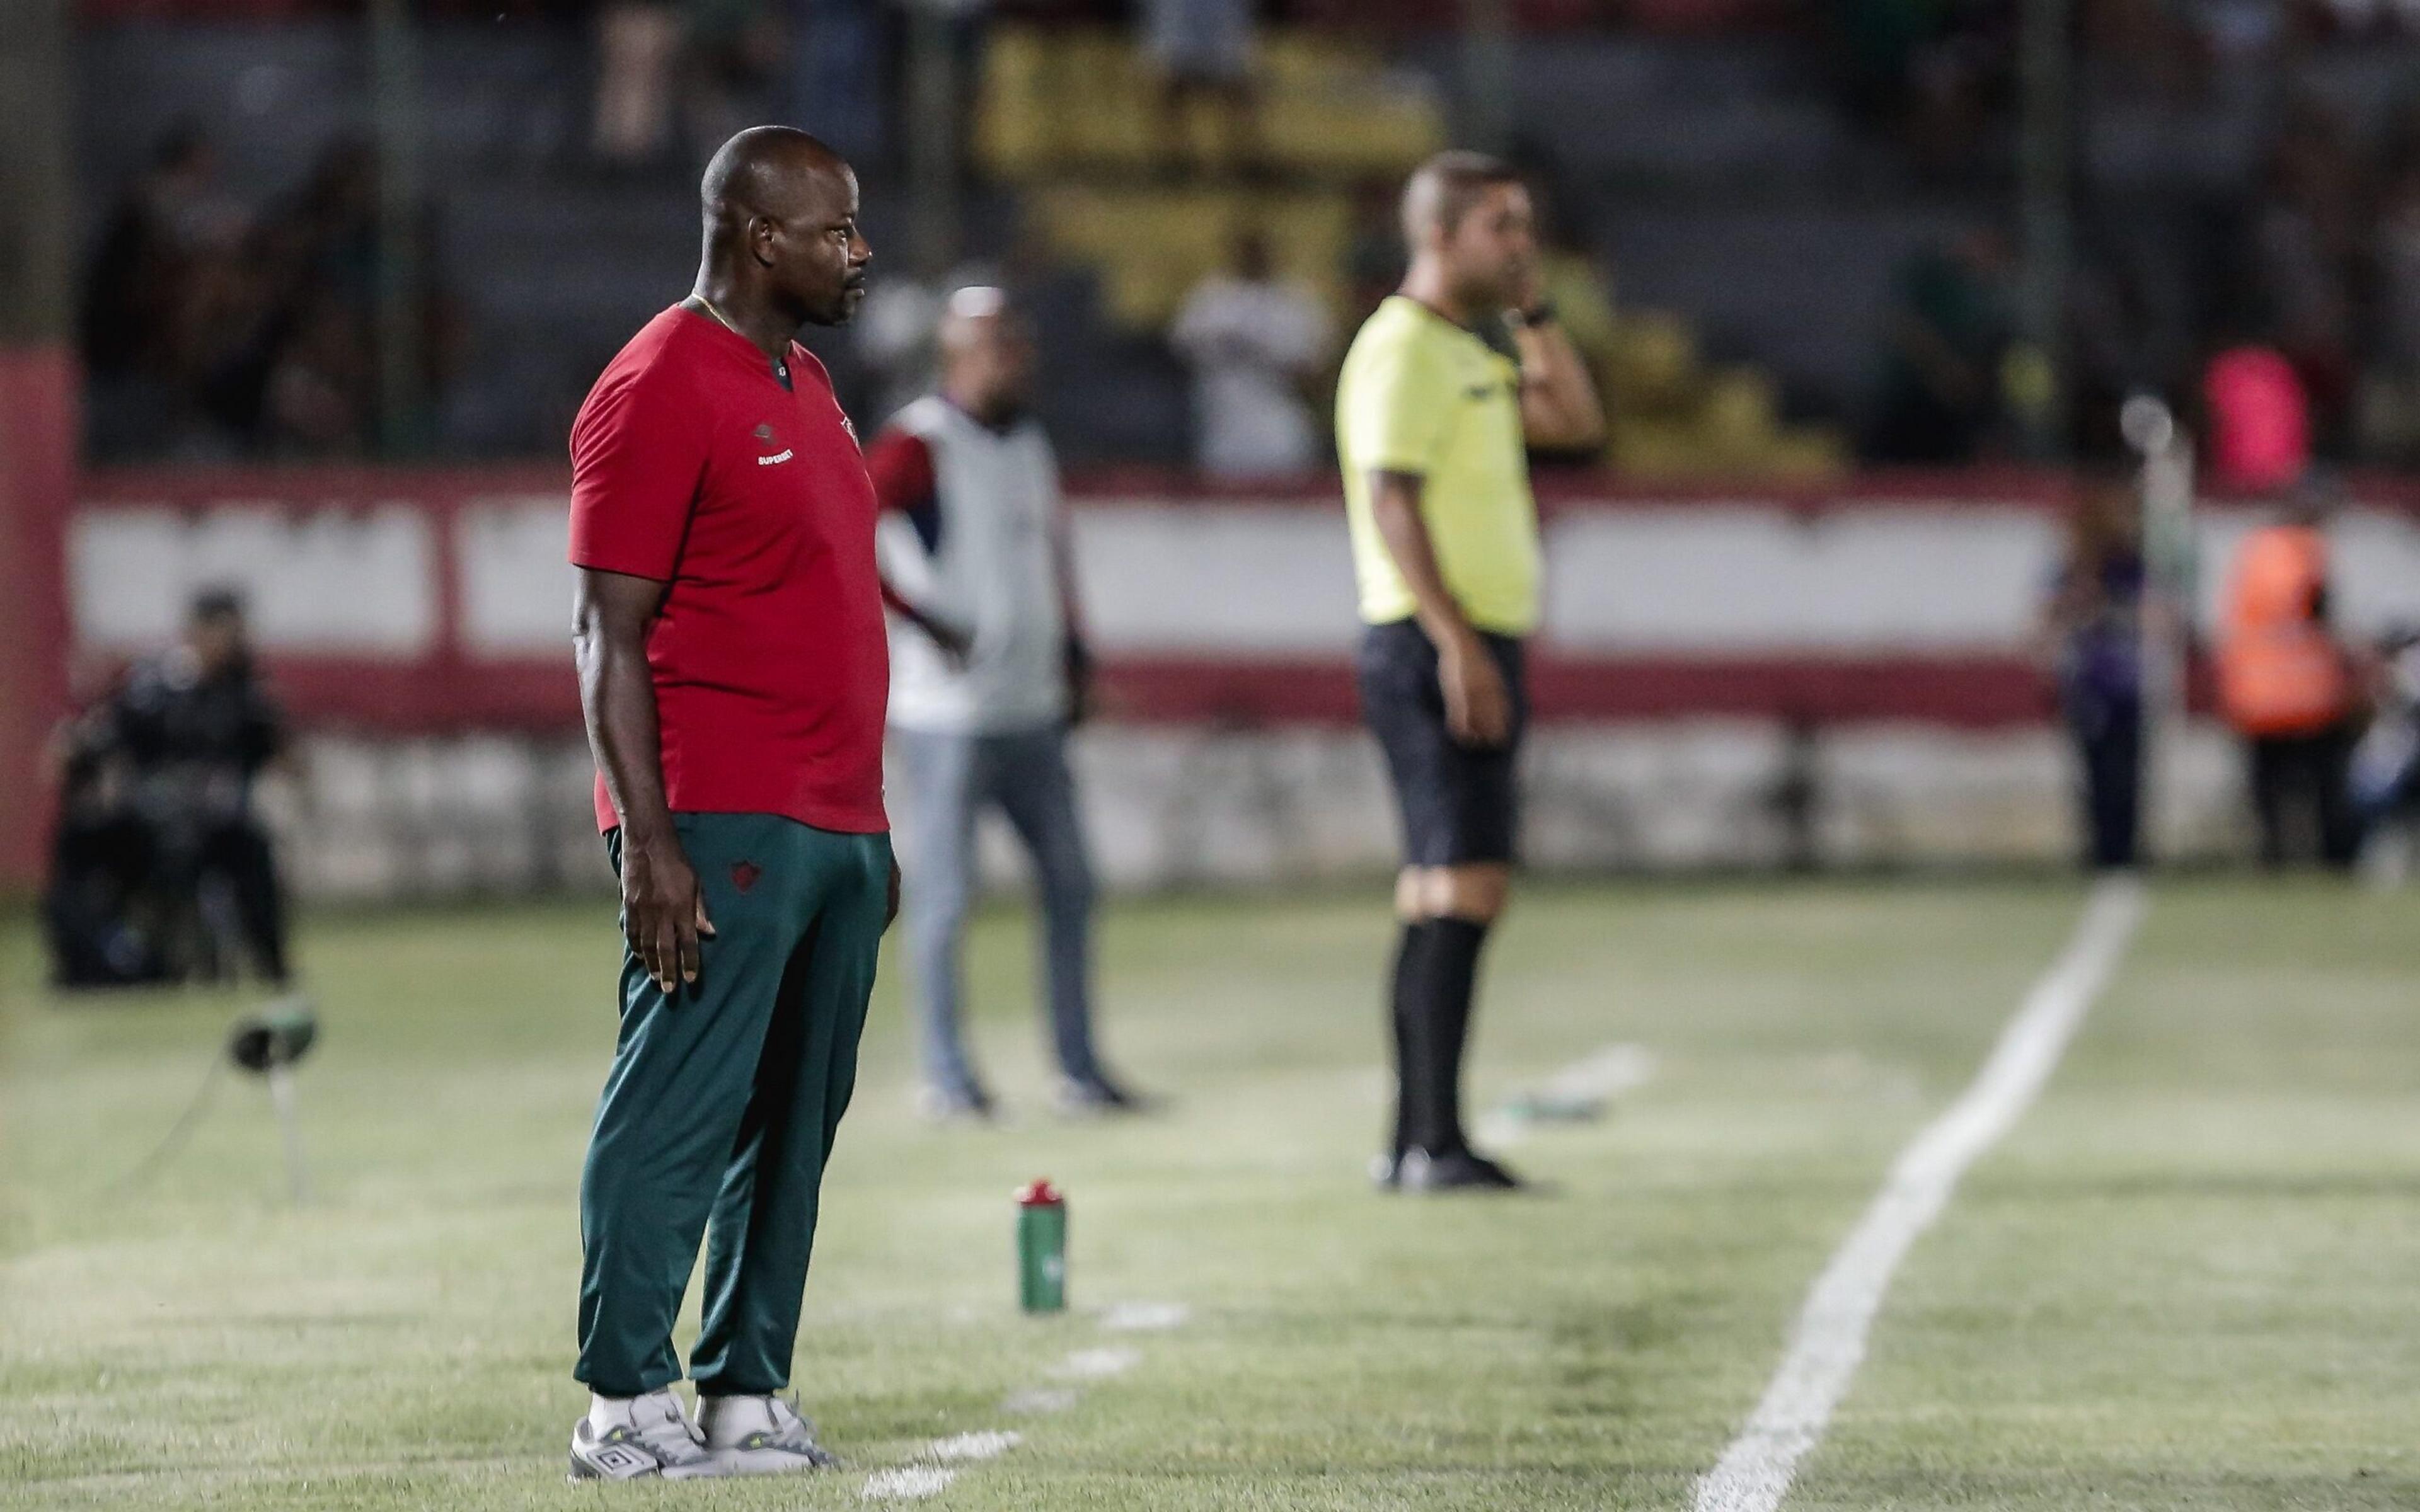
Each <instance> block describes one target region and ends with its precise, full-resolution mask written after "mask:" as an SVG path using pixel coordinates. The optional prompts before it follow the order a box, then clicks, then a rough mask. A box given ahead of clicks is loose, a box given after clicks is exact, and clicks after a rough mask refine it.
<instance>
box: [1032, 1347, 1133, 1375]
mask: <svg viewBox="0 0 2420 1512" xmlns="http://www.w3.org/2000/svg"><path fill="white" fill-rule="evenodd" d="M1141 1358H1142V1356H1141V1355H1140V1354H1138V1353H1136V1352H1135V1351H1134V1350H1077V1351H1076V1352H1075V1353H1073V1354H1071V1355H1069V1356H1067V1358H1065V1359H1064V1360H1062V1361H1060V1362H1059V1363H1058V1364H1057V1365H1053V1366H1051V1367H1050V1374H1051V1376H1052V1377H1053V1378H1054V1379H1056V1380H1059V1381H1107V1380H1109V1378H1110V1377H1111V1376H1122V1375H1125V1373H1126V1372H1127V1371H1129V1370H1131V1369H1133V1368H1134V1367H1135V1362H1137V1361H1139V1360H1140V1359H1141Z"/></svg>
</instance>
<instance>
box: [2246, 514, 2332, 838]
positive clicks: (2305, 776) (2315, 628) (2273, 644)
mask: <svg viewBox="0 0 2420 1512" xmlns="http://www.w3.org/2000/svg"><path fill="white" fill-rule="evenodd" d="M2334 505H2335V495H2334V493H2333V491H2332V490H2331V489H2330V488H2329V487H2327V486H2324V485H2314V484H2311V483H2305V484H2304V486H2303V487H2302V488H2301V489H2300V490H2299V491H2298V492H2297V494H2296V495H2295V497H2294V500H2293V501H2292V503H2291V504H2290V505H2289V506H2288V509H2287V511H2286V514H2285V517H2283V518H2282V519H2280V520H2279V521H2278V522H2276V523H2275V524H2272V525H2265V526H2262V527H2261V528H2260V529H2258V530H2256V531H2254V532H2252V533H2251V534H2249V535H2247V536H2245V537H2244V538H2243V542H2242V545H2241V546H2239V547H2238V548H2236V552H2235V561H2234V563H2233V565H2232V567H2231V569H2230V570H2229V572H2228V575H2227V582H2226V596H2225V598H2224V599H2223V600H2222V601H2221V608H2220V624H2219V640H2218V692H2219V704H2220V708H2221V710H2222V711H2223V713H2224V714H2225V715H2226V722H2227V724H2228V725H2229V726H2230V727H2231V728H2232V729H2234V731H2235V732H2236V733H2238V734H2240V735H2241V736H2242V737H2243V740H2244V744H2245V748H2246V751H2247V754H2248V757H2249V762H2250V767H2251V777H2252V806H2253V810H2254V812H2255V813H2256V814H2257V817H2258V819H2259V822H2260V860H2261V864H2262V865H2264V866H2269V867H2278V866H2283V865H2285V864H2286V862H2287V861H2288V859H2290V858H2296V857H2298V856H2301V857H2307V856H2309V855H2310V854H2311V853H2312V852H2313V851H2316V852H2317V856H2318V858H2319V860H2321V861H2324V862H2325V863H2326V864H2328V865H2329V866H2332V867H2338V868H2343V867H2349V866H2350V865H2351V864H2352V859H2353V855H2354V852H2355V850H2356V849H2357V848H2358V845H2359V839H2360V837H2359V827H2358V825H2357V824H2356V823H2355V820H2354V816H2353V812H2352V804H2351V796H2350V791H2349V788H2348V780H2349V777H2350V761H2351V755H2352V748H2353V742H2354V739H2355V737H2356V736H2357V735H2358V733H2359V723H2360V710H2361V698H2360V695H2359V684H2358V681H2357V679H2356V678H2355V676H2354V672H2353V668H2352V665H2351V657H2350V654H2349V653H2348V652H2347V650H2346V648H2345V646H2344V645H2343V643H2342V642H2341V641H2339V640H2337V638H2336V635H2335V630H2334V628H2333V627H2332V626H2331V625H2330V624H2329V619H2328V542H2327V536H2326V534H2325V533H2324V527H2325V525H2326V521H2327V517H2328V515H2329V513H2330V512H2331V511H2332V509H2333V507H2334Z"/></svg>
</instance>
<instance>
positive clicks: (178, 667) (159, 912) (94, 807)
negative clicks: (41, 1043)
mask: <svg viewBox="0 0 2420 1512" xmlns="http://www.w3.org/2000/svg"><path fill="white" fill-rule="evenodd" d="M283 743H284V724H283V720H282V718H281V717H280V716H279V714H278V711H277V707H276V705H275V704H274V703H273V702H271V699H270V697H269V695H268V692H267V690H266V689H265V688H264V687H262V685H261V682H260V679H259V677H258V676H257V674H256V672H255V671H254V667H253V658H252V648H251V642H250V639H249V637H248V635H247V634H246V631H245V625H244V613H243V603H242V600H241V599H240V598H239V597H238V596H237V595H236V594H234V593H232V592H230V591H227V590H225V589H213V590H209V591H207V592H204V593H202V594H198V595H196V596H195V598H194V602H193V607H192V609H191V611H190V613H189V614H188V615H187V617H186V622H185V629H184V634H183V636H182V638H181V639H180V640H178V643H177V644H176V645H175V646H173V647H171V648H169V649H168V650H167V651H165V652H163V653H161V654H160V655H158V656H152V657H149V658H147V659H146V660H144V661H143V662H140V663H138V664H137V665H136V666H135V667H134V669H133V670H132V671H131V672H130V673H129V674H128V675H127V678H126V680H125V683H124V684H123V685H122V686H121V687H119V689H118V690H117V691H116V693H115V694H114V695H112V696H111V697H110V698H109V699H108V700H107V701H106V702H103V703H102V704H101V706H100V707H99V708H97V709H95V710H93V711H92V712H91V713H89V714H88V715H86V716H85V717H84V718H83V719H82V720H80V721H79V722H78V723H77V725H76V726H75V727H74V732H73V734H72V735H71V737H70V742H69V748H68V751H67V775H68V777H69V782H68V785H67V804H68V808H67V812H66V815H65V818H66V821H67V822H66V823H64V824H63V825H62V826H61V839H60V847H59V849H58V851H57V852H56V853H55V854H54V873H53V878H52V888H51V907H50V910H49V912H50V919H51V925H52V932H53V933H52V938H53V944H54V955H55V957H56V964H57V971H58V975H59V978H60V980H62V981H66V982H70V983H71V984H95V983H100V982H105V981H113V980H115V981H124V980H149V979H152V978H157V977H162V976H175V975H181V974H185V973H189V972H197V971H206V970H207V971H213V972H216V971H223V970H225V969H226V968H228V967H229V966H231V963H229V962H225V961H222V960H221V959H220V957H219V951H220V949H222V948H223V947H227V946H231V945H232V944H233V943H234V942H235V941H236V940H237V939H239V938H240V941H241V943H242V945H243V946H244V948H245V949H248V950H249V951H250V953H251V955H252V958H253V964H254V965H255V967H256V969H257V970H258V971H259V973H260V975H261V976H263V977H264V978H266V979H267V980H270V981H271V982H274V983H279V984H283V983H284V982H285V981H286V980H287V960H286V912H285V903H284V899H283V896H282V894H281V892H280V890H279V886H278V880H277V872H276V865H275V860H274V856H273V855H272V853H271V846H270V840H269V835H268V832H267V831H266V830H265V829H264V828H262V826H261V825H260V822H259V820H258V819H257V818H256V817H255V815H254V813H253V810H252V790H253V783H254V779H256V778H257V777H258V776H259V774H260V771H261V769H262V768H263V767H265V766H266V765H268V764H269V763H270V761H271V759H272V758H274V757H275V756H276V755H277V754H278V752H279V749H280V748H281V747H282V745H283Z"/></svg>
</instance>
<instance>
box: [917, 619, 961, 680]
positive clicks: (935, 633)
mask: <svg viewBox="0 0 2420 1512" xmlns="http://www.w3.org/2000/svg"><path fill="white" fill-rule="evenodd" d="M916 627H917V628H918V629H920V630H922V631H923V632H924V634H925V637H926V638H927V639H929V640H931V641H932V642H933V644H934V645H936V646H939V648H940V651H941V659H942V660H943V661H946V662H948V663H949V664H950V670H951V671H961V672H962V671H966V670H967V658H968V657H969V656H972V655H973V654H974V649H975V638H974V637H973V636H971V635H969V634H968V633H967V632H966V631H964V630H961V629H959V628H958V627H957V626H956V625H945V624H943V623H942V622H941V621H940V620H939V619H936V618H935V617H933V616H932V615H929V614H925V615H920V616H919V617H918V618H917V621H916Z"/></svg>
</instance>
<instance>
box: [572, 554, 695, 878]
mask: <svg viewBox="0 0 2420 1512" xmlns="http://www.w3.org/2000/svg"><path fill="white" fill-rule="evenodd" d="M592 576H597V577H601V576H610V575H591V574H583V575H582V577H583V579H589V578H591V577H592ZM643 581H644V579H628V578H626V579H620V580H619V582H616V583H606V584H598V583H593V582H589V581H586V580H583V583H582V594H581V602H580V607H579V613H578V620H577V624H576V626H575V628H574V630H573V634H572V648H573V654H574V658H575V660H576V661H577V662H578V664H579V668H580V711H581V716H582V719H583V720H584V721H585V723H586V725H587V727H588V746H589V749H590V750H592V751H593V752H595V754H596V757H597V770H598V771H600V772H602V773H603V774H604V776H605V793H606V795H607V796H608V797H609V798H611V799H612V800H613V811H614V812H615V813H617V814H619V815H621V818H622V831H623V841H624V843H625V844H626V845H635V844H638V843H640V842H642V841H652V840H654V839H656V838H658V837H659V836H661V835H664V834H667V833H669V832H670V831H671V829H672V811H671V810H670V808H669V807H668V806H667V804H666V802H665V799H664V777H663V748H662V741H661V738H660V735H659V727H658V724H657V715H656V685H655V679H654V678H653V676H652V675H650V673H649V672H648V670H647V644H646V629H647V623H648V620H649V619H651V618H652V605H651V604H650V605H647V606H645V607H644V608H643V607H642V606H641V605H640V603H639V602H638V600H640V599H641V598H642V597H643V596H644V595H643V594H642V593H641V591H639V590H637V589H634V588H631V587H628V586H625V585H630V584H638V583H641V582H643Z"/></svg>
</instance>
